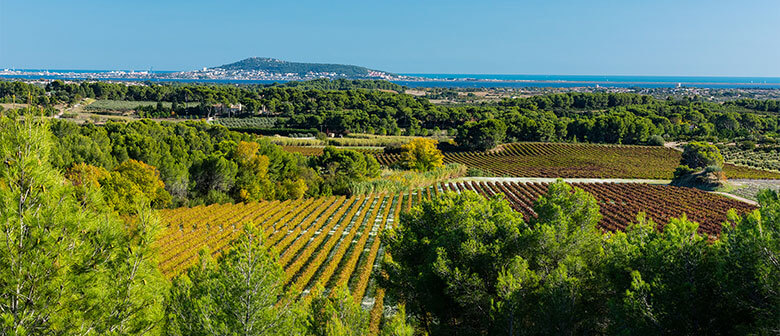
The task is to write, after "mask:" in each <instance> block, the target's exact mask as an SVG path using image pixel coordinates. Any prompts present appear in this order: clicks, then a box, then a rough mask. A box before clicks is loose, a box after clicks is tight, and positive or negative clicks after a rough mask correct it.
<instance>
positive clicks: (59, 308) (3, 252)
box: [0, 116, 166, 335]
mask: <svg viewBox="0 0 780 336" xmlns="http://www.w3.org/2000/svg"><path fill="white" fill-rule="evenodd" d="M51 148H52V144H51V136H50V134H49V133H48V129H47V125H46V123H45V122H44V121H43V120H42V119H40V118H39V117H32V116H26V117H18V119H14V118H9V117H2V118H0V158H1V159H2V161H3V162H5V164H4V165H3V166H2V167H0V181H2V184H1V186H0V202H1V203H2V209H3V210H2V211H0V230H1V231H2V238H0V239H1V240H2V242H3V243H2V244H0V333H2V334H12V335H40V334H95V335H127V334H143V333H147V332H150V331H154V330H156V329H157V327H158V325H157V322H158V321H159V319H160V317H161V316H162V301H163V296H164V293H165V290H166V285H165V280H163V279H162V276H161V275H160V274H159V272H158V271H157V268H156V255H155V253H154V250H153V249H152V244H153V242H154V239H155V234H156V232H157V230H158V224H157V220H156V218H155V217H154V216H153V214H151V213H150V212H149V210H148V208H145V209H141V210H139V211H136V212H137V213H139V216H138V217H137V219H136V220H135V221H134V222H132V224H131V225H130V226H129V228H127V230H126V227H125V225H123V223H122V222H121V221H120V220H119V219H118V218H116V217H115V216H113V215H112V214H111V213H110V212H106V211H105V210H104V209H105V207H104V206H103V205H102V204H100V202H101V200H102V197H99V196H93V195H92V194H93V193H97V192H99V191H97V190H96V189H95V186H94V185H89V184H83V185H82V186H83V187H84V189H82V190H81V192H82V195H81V196H82V197H81V198H80V199H79V200H80V201H82V203H79V202H78V201H77V199H76V197H74V195H75V194H76V193H75V192H74V190H73V189H72V188H71V187H70V186H69V185H68V184H66V183H64V182H65V181H64V178H63V177H62V176H61V175H60V174H59V173H58V172H57V171H56V170H55V169H53V168H52V167H51V165H50V164H49V163H48V155H49V154H50V153H51Z"/></svg>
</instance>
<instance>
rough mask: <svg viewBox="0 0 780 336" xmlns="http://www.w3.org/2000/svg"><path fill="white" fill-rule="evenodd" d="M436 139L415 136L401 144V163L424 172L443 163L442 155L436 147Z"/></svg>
mask: <svg viewBox="0 0 780 336" xmlns="http://www.w3.org/2000/svg"><path fill="white" fill-rule="evenodd" d="M437 143H438V141H436V140H432V139H424V138H416V139H413V140H412V141H409V142H408V143H406V144H404V145H403V146H401V149H402V150H403V152H402V153H401V163H402V164H403V165H404V166H406V167H407V168H409V169H414V170H416V171H420V172H424V171H429V170H431V169H434V168H438V167H441V166H443V165H444V155H442V153H441V151H440V150H439V149H438V148H436V144H437Z"/></svg>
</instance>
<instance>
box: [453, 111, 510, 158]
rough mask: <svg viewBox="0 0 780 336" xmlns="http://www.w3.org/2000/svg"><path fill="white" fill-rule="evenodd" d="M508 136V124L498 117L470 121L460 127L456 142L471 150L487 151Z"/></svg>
mask: <svg viewBox="0 0 780 336" xmlns="http://www.w3.org/2000/svg"><path fill="white" fill-rule="evenodd" d="M504 136H506V125H505V124H504V122H503V121H501V120H498V119H486V120H481V121H479V122H473V121H469V122H467V123H465V124H463V126H461V127H460V128H458V136H457V137H456V138H455V142H457V143H458V145H460V146H463V147H464V148H467V149H470V150H480V151H486V150H488V149H492V148H494V147H496V146H497V145H498V144H499V143H500V142H501V140H503V139H504Z"/></svg>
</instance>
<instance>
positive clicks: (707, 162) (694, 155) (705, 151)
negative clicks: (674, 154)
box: [680, 141, 724, 169]
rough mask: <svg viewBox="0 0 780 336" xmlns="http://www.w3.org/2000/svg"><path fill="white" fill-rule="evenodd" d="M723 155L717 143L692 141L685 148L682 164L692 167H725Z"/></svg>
mask: <svg viewBox="0 0 780 336" xmlns="http://www.w3.org/2000/svg"><path fill="white" fill-rule="evenodd" d="M723 163H724V160H723V155H721V154H720V150H719V149H718V147H716V146H715V145H711V144H708V143H703V142H695V141H694V142H690V143H688V144H686V145H685V147H684V148H683V154H682V160H680V164H681V165H686V166H688V167H690V168H692V169H699V168H704V167H707V166H713V165H714V166H719V167H723Z"/></svg>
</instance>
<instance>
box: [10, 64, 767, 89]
mask: <svg viewBox="0 0 780 336" xmlns="http://www.w3.org/2000/svg"><path fill="white" fill-rule="evenodd" d="M20 70H23V71H31V72H33V71H34V72H44V71H47V70H48V71H49V72H53V73H54V72H57V73H80V74H84V73H106V72H111V71H117V70H83V69H81V70H66V69H20ZM121 71H129V70H121ZM171 72H175V71H151V73H160V74H162V73H171ZM401 75H407V76H414V77H420V78H422V80H414V81H403V80H398V81H392V82H394V83H397V84H400V85H405V86H408V87H458V88H487V87H506V88H521V87H583V86H589V87H593V86H602V87H642V88H662V87H676V86H682V87H700V88H766V89H780V77H721V76H641V75H517V74H423V73H402V74H401ZM0 78H8V79H12V78H19V79H84V78H69V77H67V76H60V75H29V76H28V75H0ZM426 79H430V80H426ZM101 80H118V81H151V82H186V83H192V82H195V83H237V84H271V83H274V82H281V81H271V80H220V79H198V80H194V79H139V80H131V79H124V78H101Z"/></svg>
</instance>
